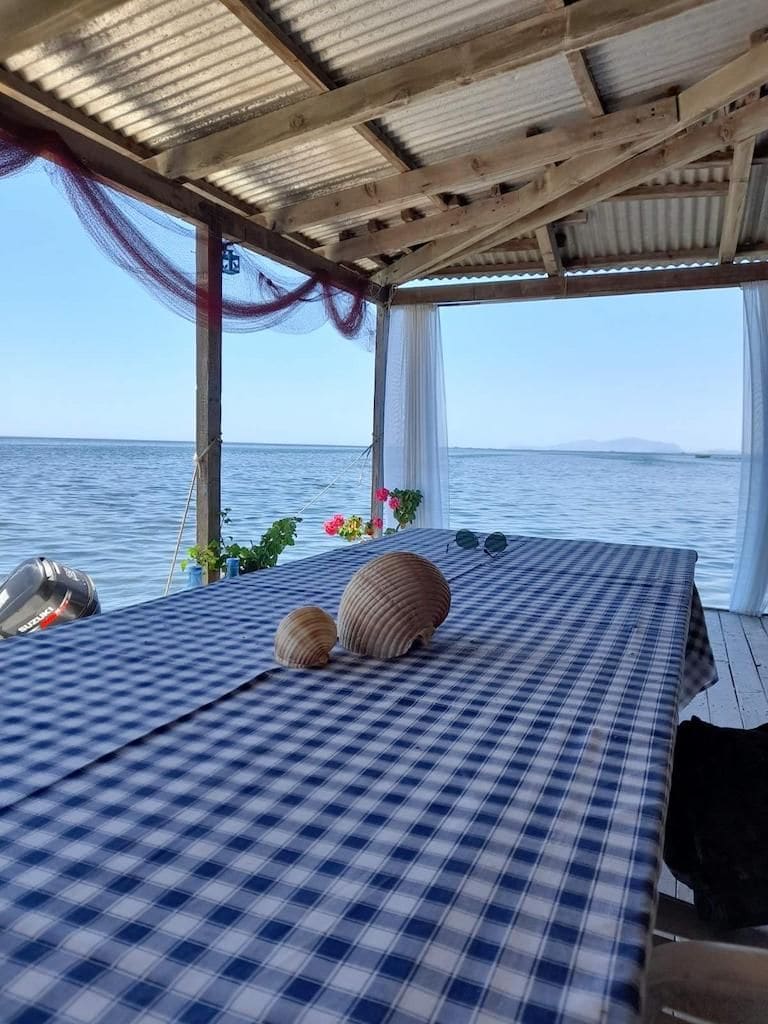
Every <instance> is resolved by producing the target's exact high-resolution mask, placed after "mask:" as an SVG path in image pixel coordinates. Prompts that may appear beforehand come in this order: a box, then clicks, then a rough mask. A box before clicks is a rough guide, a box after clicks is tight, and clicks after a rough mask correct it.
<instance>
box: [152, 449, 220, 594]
mask: <svg viewBox="0 0 768 1024" xmlns="http://www.w3.org/2000/svg"><path fill="white" fill-rule="evenodd" d="M219 442H221V434H219V436H218V437H214V439H213V440H212V441H211V443H210V444H209V445H208V446H207V447H206V448H205V449H203V451H202V452H201V454H200V455H197V454H195V455H193V456H192V458H193V460H194V463H195V468H194V469H193V470H192V479H191V480H190V482H189V490H188V491H187V501H186V504H185V505H184V514H183V515H182V517H181V525H180V526H179V532H178V534H177V536H176V547H175V548H174V549H173V561H172V562H171V568H170V569H169V571H168V579H167V580H166V581H165V590H164V591H163V597H167V596H168V591H169V590H170V589H171V583H172V582H173V574H174V572H175V571H176V563H177V562H178V560H179V548H180V547H181V541H182V538H183V536H184V530H185V528H186V525H187V517H188V516H189V506H190V505H191V504H192V495H193V493H194V490H195V484H196V483H197V478H198V476H199V475H200V463H201V462H202V460H203V459H204V458H205V456H206V455H207V454H208V452H209V451H210V450H211V448H213V446H214V445H215V444H217V443H219Z"/></svg>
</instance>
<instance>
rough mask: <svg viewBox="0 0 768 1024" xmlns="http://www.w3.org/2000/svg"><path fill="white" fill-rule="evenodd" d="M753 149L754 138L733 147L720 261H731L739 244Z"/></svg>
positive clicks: (721, 236)
mask: <svg viewBox="0 0 768 1024" xmlns="http://www.w3.org/2000/svg"><path fill="white" fill-rule="evenodd" d="M754 151H755V139H754V137H753V138H751V139H745V140H744V142H739V143H737V144H736V145H735V146H734V147H733V161H732V162H731V171H730V179H729V186H728V197H727V199H726V201H725V213H724V215H723V229H722V233H721V235H720V249H719V253H718V256H719V259H720V262H721V263H732V262H733V257H734V256H735V254H736V247H737V246H738V244H739V235H740V234H741V224H742V221H743V220H744V208H745V207H746V205H747V190H748V189H749V176H750V172H751V170H752V154H753V153H754Z"/></svg>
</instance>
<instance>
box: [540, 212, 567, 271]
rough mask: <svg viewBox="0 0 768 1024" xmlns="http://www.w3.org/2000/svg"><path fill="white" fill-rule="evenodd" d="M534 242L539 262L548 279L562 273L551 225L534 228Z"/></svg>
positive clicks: (560, 260) (561, 264)
mask: <svg viewBox="0 0 768 1024" xmlns="http://www.w3.org/2000/svg"><path fill="white" fill-rule="evenodd" d="M536 241H537V243H538V246H539V252H540V253H541V262H542V263H543V264H544V269H545V270H546V272H547V274H548V275H549V276H550V277H557V276H558V275H559V274H562V272H563V260H562V257H561V256H560V246H559V245H558V243H557V238H556V237H555V229H554V228H553V227H552V225H551V224H544V225H543V226H542V227H540V228H536Z"/></svg>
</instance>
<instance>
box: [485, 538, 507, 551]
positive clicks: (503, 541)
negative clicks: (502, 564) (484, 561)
mask: <svg viewBox="0 0 768 1024" xmlns="http://www.w3.org/2000/svg"><path fill="white" fill-rule="evenodd" d="M506 546H507V538H506V537H505V536H504V534H503V533H489V534H488V536H487V537H486V538H485V550H486V551H487V552H488V554H489V555H499V554H501V552H502V551H504V549H505V548H506Z"/></svg>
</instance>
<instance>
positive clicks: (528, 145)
mask: <svg viewBox="0 0 768 1024" xmlns="http://www.w3.org/2000/svg"><path fill="white" fill-rule="evenodd" d="M676 121H677V104H676V102H675V100H674V99H665V100H662V101H661V102H659V103H647V104H643V105H642V106H638V107H631V108H628V109H627V110H620V111H617V112H616V113H614V114H607V115H606V116H605V117H601V118H598V119H594V120H591V121H584V122H583V123H582V124H576V125H571V126H569V127H564V128H554V129H553V130H552V131H548V132H542V133H541V134H540V135H534V136H531V137H529V138H520V137H519V136H515V137H513V138H511V139H508V140H506V141H504V142H501V143H497V144H496V145H494V146H489V147H487V148H485V149H482V150H478V151H476V152H474V153H469V154H467V155H466V156H461V157H454V158H452V159H450V160H442V161H440V162H439V163H435V164H430V165H429V166H427V167H423V168H421V169H420V170H416V171H407V172H405V173H404V174H396V175H393V176H390V177H387V178H379V179H378V180H376V181H368V182H366V183H365V184H364V185H356V186H353V187H352V188H346V189H342V190H340V191H338V192H332V193H331V194H330V195H325V196H319V197H316V198H313V199H306V200H304V201H302V202H298V203H293V204H292V205H290V206H285V207H283V208H282V209H280V210H275V211H273V212H271V213H269V214H266V215H265V216H264V218H263V223H264V224H265V225H266V226H267V227H271V228H274V229H275V230H277V231H295V230H296V229H299V228H303V227H306V226H308V225H311V224H320V223H322V222H323V221H327V220H331V219H334V218H336V217H350V216H354V215H356V214H365V213H368V212H369V211H374V210H376V209H379V208H381V207H384V206H391V205H392V204H393V203H401V202H402V203H405V202H408V201H410V200H413V199H419V198H423V196H424V195H425V194H426V193H428V192H429V191H440V192H444V191H451V192H457V191H461V190H463V189H467V188H476V187H477V186H478V185H494V184H495V183H497V182H499V181H509V180H515V179H519V178H522V177H525V176H527V175H530V174H532V173H533V172H535V171H539V170H541V169H542V168H543V167H546V166H547V164H550V163H553V162H555V161H557V160H565V159H567V158H568V157H572V156H574V155H576V154H580V153H591V152H593V151H595V150H597V149H603V148H605V147H606V146H609V145H615V144H616V143H618V142H629V141H632V140H634V139H637V138H642V137H644V136H651V135H653V134H654V133H655V132H657V131H658V130H659V129H660V128H661V127H663V126H664V125H672V124H675V123H676Z"/></svg>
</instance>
